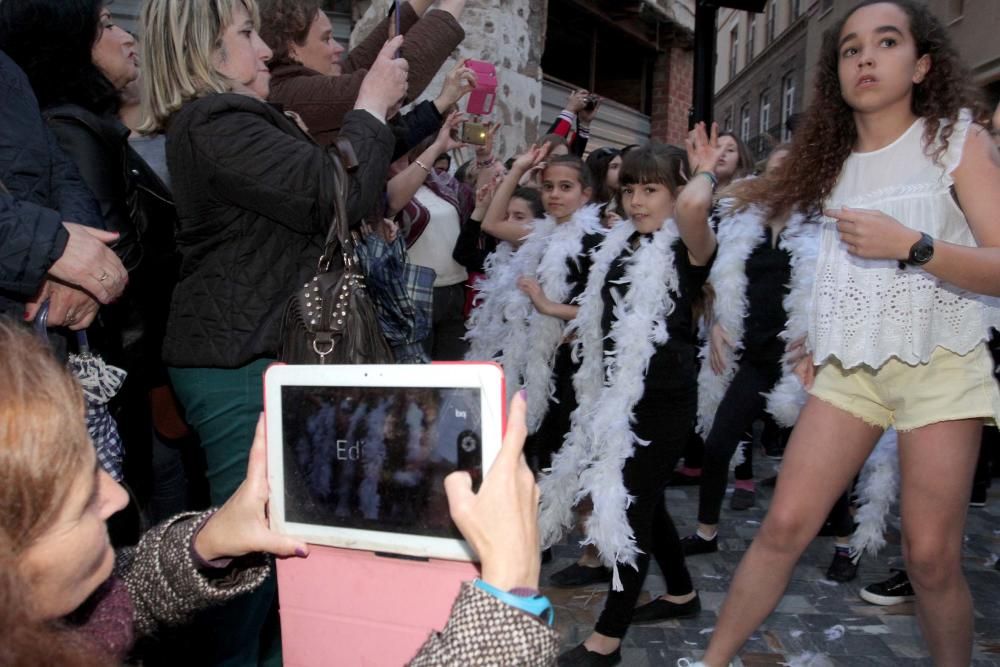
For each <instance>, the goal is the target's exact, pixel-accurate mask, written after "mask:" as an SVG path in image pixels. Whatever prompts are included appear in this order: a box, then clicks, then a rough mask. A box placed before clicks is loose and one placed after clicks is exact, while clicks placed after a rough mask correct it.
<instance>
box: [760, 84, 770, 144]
mask: <svg viewBox="0 0 1000 667" xmlns="http://www.w3.org/2000/svg"><path fill="white" fill-rule="evenodd" d="M770 127H771V93H770V91H768V90H765V91H764V92H763V93H761V94H760V132H759V133H758V134H767V131H768V129H770Z"/></svg>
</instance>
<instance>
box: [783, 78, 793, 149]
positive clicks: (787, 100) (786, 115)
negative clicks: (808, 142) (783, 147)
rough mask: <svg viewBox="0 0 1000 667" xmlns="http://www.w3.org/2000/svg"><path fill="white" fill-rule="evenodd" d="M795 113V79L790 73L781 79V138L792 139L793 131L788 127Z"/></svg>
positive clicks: (784, 139)
mask: <svg viewBox="0 0 1000 667" xmlns="http://www.w3.org/2000/svg"><path fill="white" fill-rule="evenodd" d="M794 113H795V79H794V78H793V75H792V74H789V75H788V76H786V77H785V78H784V79H782V80H781V140H782V141H791V140H792V131H791V130H790V129H789V128H788V121H789V120H791V118H792V114H794Z"/></svg>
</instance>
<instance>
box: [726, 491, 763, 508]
mask: <svg viewBox="0 0 1000 667" xmlns="http://www.w3.org/2000/svg"><path fill="white" fill-rule="evenodd" d="M756 504H757V492H756V491H748V490H747V489H733V495H731V496H730V497H729V509H731V510H733V511H736V512H740V511H742V510H748V509H750V508H751V507H753V506H754V505H756Z"/></svg>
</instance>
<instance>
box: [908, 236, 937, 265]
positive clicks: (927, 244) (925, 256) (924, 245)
mask: <svg viewBox="0 0 1000 667" xmlns="http://www.w3.org/2000/svg"><path fill="white" fill-rule="evenodd" d="M911 252H912V254H913V263H914V264H926V263H927V262H929V261H930V260H931V257H933V256H934V242H933V241H931V240H929V239H927V238H926V237H925V238H922V239H920V241H918V242H917V243H916V244H915V245H914V246H913V250H912V251H911Z"/></svg>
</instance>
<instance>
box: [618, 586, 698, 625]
mask: <svg viewBox="0 0 1000 667" xmlns="http://www.w3.org/2000/svg"><path fill="white" fill-rule="evenodd" d="M700 613H701V599H700V598H699V597H698V594H697V593H696V594H695V596H694V597H693V598H691V599H690V600H688V601H687V602H671V601H670V600H664V599H663V598H656V599H655V600H653V601H652V602H647V603H646V604H644V605H642V606H641V607H636V608H635V611H634V612H632V622H633V623H656V622H657V621H666V620H668V619H671V618H693V617H695V616H697V615H698V614H700Z"/></svg>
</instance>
